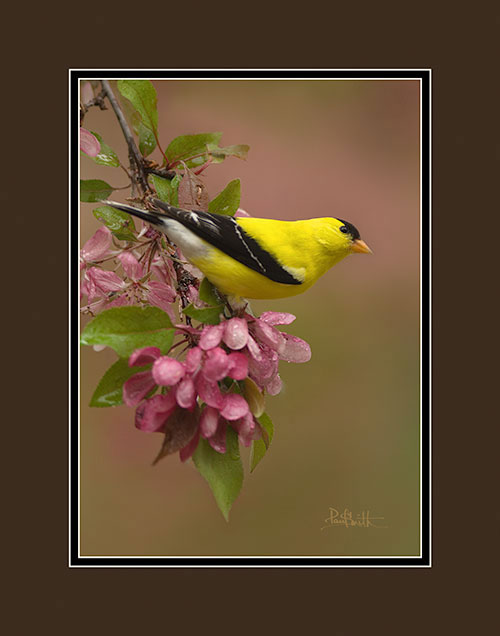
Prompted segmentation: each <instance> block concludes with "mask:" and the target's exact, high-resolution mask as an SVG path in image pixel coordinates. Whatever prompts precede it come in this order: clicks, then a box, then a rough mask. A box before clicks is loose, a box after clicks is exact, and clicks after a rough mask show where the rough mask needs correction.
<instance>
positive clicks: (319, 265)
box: [194, 217, 350, 298]
mask: <svg viewBox="0 0 500 636" xmlns="http://www.w3.org/2000/svg"><path fill="white" fill-rule="evenodd" d="M236 220H237V222H238V224H239V225H240V226H241V227H242V228H243V229H244V231H245V232H246V233H247V234H248V235H249V236H251V237H252V238H254V239H255V240H256V241H257V242H258V243H259V245H260V246H261V247H262V248H263V249H265V250H266V251H267V252H269V254H271V255H272V256H273V257H274V258H275V259H276V261H278V262H279V263H280V264H281V265H282V266H283V267H284V268H285V269H286V270H287V271H289V272H290V273H291V274H292V275H293V276H294V277H295V278H297V279H298V280H300V281H302V283H301V284H299V285H287V284H283V283H277V282H274V281H272V280H270V279H268V278H266V277H265V276H263V275H262V274H259V273H258V272H256V271H253V270H251V269H250V268H248V267H246V266H245V265H242V264H241V263H238V262H237V261H235V260H234V259H232V258H230V257H228V256H227V255H226V254H224V253H223V252H221V251H220V250H217V249H216V248H212V250H211V251H210V255H209V256H205V257H202V258H200V259H197V260H198V262H195V263H194V264H195V265H197V266H198V267H199V268H200V269H201V270H202V271H203V272H204V273H205V275H206V276H207V278H208V279H209V280H210V281H211V282H212V283H213V284H214V285H216V286H217V287H218V288H219V289H220V290H221V291H222V292H224V293H226V294H229V295H238V296H243V297H245V298H285V297H287V296H295V295H297V294H300V293H302V292H304V291H306V289H308V288H309V287H310V286H311V285H313V284H314V283H315V282H316V281H317V279H318V278H319V277H320V276H322V275H323V274H324V273H325V272H327V271H328V270H329V269H330V267H332V266H333V265H335V264H336V263H338V261H340V260H341V259H342V258H344V257H345V256H347V255H348V254H349V251H350V247H349V244H350V242H349V240H348V239H347V237H345V235H343V234H341V233H340V232H339V230H338V228H339V227H340V226H341V225H342V223H341V222H340V221H338V220H337V219H334V218H319V219H308V220H303V221H276V220H274V219H258V218H253V217H252V218H250V217H248V218H247V217H244V218H238V219H236ZM235 290H238V293H237V294H235Z"/></svg>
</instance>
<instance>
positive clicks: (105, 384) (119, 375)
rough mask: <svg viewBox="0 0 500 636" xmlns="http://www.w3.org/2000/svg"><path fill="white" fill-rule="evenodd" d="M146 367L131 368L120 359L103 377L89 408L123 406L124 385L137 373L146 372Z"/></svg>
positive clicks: (125, 361)
mask: <svg viewBox="0 0 500 636" xmlns="http://www.w3.org/2000/svg"><path fill="white" fill-rule="evenodd" d="M147 368H148V365H146V366H144V367H129V366H128V362H127V360H125V359H124V358H120V360H117V361H116V362H115V363H114V364H113V365H112V366H111V367H109V369H108V370H107V371H106V373H105V374H104V375H103V376H102V378H101V380H100V382H99V384H98V385H97V388H96V390H95V391H94V395H93V396H92V399H91V400H90V404H89V406H96V407H105V406H119V405H120V404H123V384H124V383H125V382H126V381H127V380H128V379H129V378H131V377H132V376H133V375H135V374H136V373H139V372H140V371H145V370H146V369H147Z"/></svg>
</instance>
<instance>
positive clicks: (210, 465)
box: [193, 426, 243, 521]
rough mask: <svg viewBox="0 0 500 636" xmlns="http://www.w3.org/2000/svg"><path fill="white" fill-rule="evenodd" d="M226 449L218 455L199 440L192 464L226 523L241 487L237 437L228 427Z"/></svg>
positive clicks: (241, 472)
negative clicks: (207, 487)
mask: <svg viewBox="0 0 500 636" xmlns="http://www.w3.org/2000/svg"><path fill="white" fill-rule="evenodd" d="M226 449H227V450H226V452H225V453H224V454H222V453H218V452H217V451H215V450H214V449H213V448H212V447H211V446H210V444H209V443H208V442H207V441H206V440H205V439H203V438H200V441H199V444H198V447H197V449H196V451H195V452H194V455H193V462H194V465H195V466H196V468H197V469H198V470H199V471H200V473H201V475H202V476H203V477H204V478H205V479H206V481H207V482H208V485H209V486H210V488H211V490H212V493H213V495H214V497H215V501H216V502H217V505H218V506H219V509H220V511H221V512H222V514H223V515H224V518H225V520H226V521H228V520H229V511H230V510H231V506H232V505H233V502H234V500H235V499H236V497H237V496H238V494H239V492H240V490H241V486H242V485H243V465H242V463H241V458H240V450H239V446H238V435H237V434H236V432H235V431H234V430H233V429H232V428H231V427H230V426H228V427H227V433H226Z"/></svg>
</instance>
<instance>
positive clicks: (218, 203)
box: [208, 179, 241, 216]
mask: <svg viewBox="0 0 500 636" xmlns="http://www.w3.org/2000/svg"><path fill="white" fill-rule="evenodd" d="M240 198H241V184H240V180H239V179H234V180H233V181H230V182H229V183H228V184H227V186H226V187H225V188H224V190H222V192H220V193H219V194H218V195H217V196H216V197H215V199H213V200H212V201H210V203H209V204H208V211H209V212H212V213H213V214H224V215H226V216H233V215H234V213H235V212H236V210H237V209H238V207H239V205H240Z"/></svg>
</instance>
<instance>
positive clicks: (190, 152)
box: [165, 133, 222, 163]
mask: <svg viewBox="0 0 500 636" xmlns="http://www.w3.org/2000/svg"><path fill="white" fill-rule="evenodd" d="M221 137H222V133H201V134H199V135H181V136H180V137H176V138H175V139H174V140H172V141H171V142H170V144H169V146H168V148H167V150H166V153H165V154H166V155H167V157H168V160H169V162H170V163H174V162H177V161H181V160H182V159H184V160H187V159H190V158H191V157H194V155H199V154H200V153H203V152H206V150H207V146H208V144H213V145H215V146H217V145H218V143H219V141H220V138H221ZM202 163H203V162H202Z"/></svg>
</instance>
